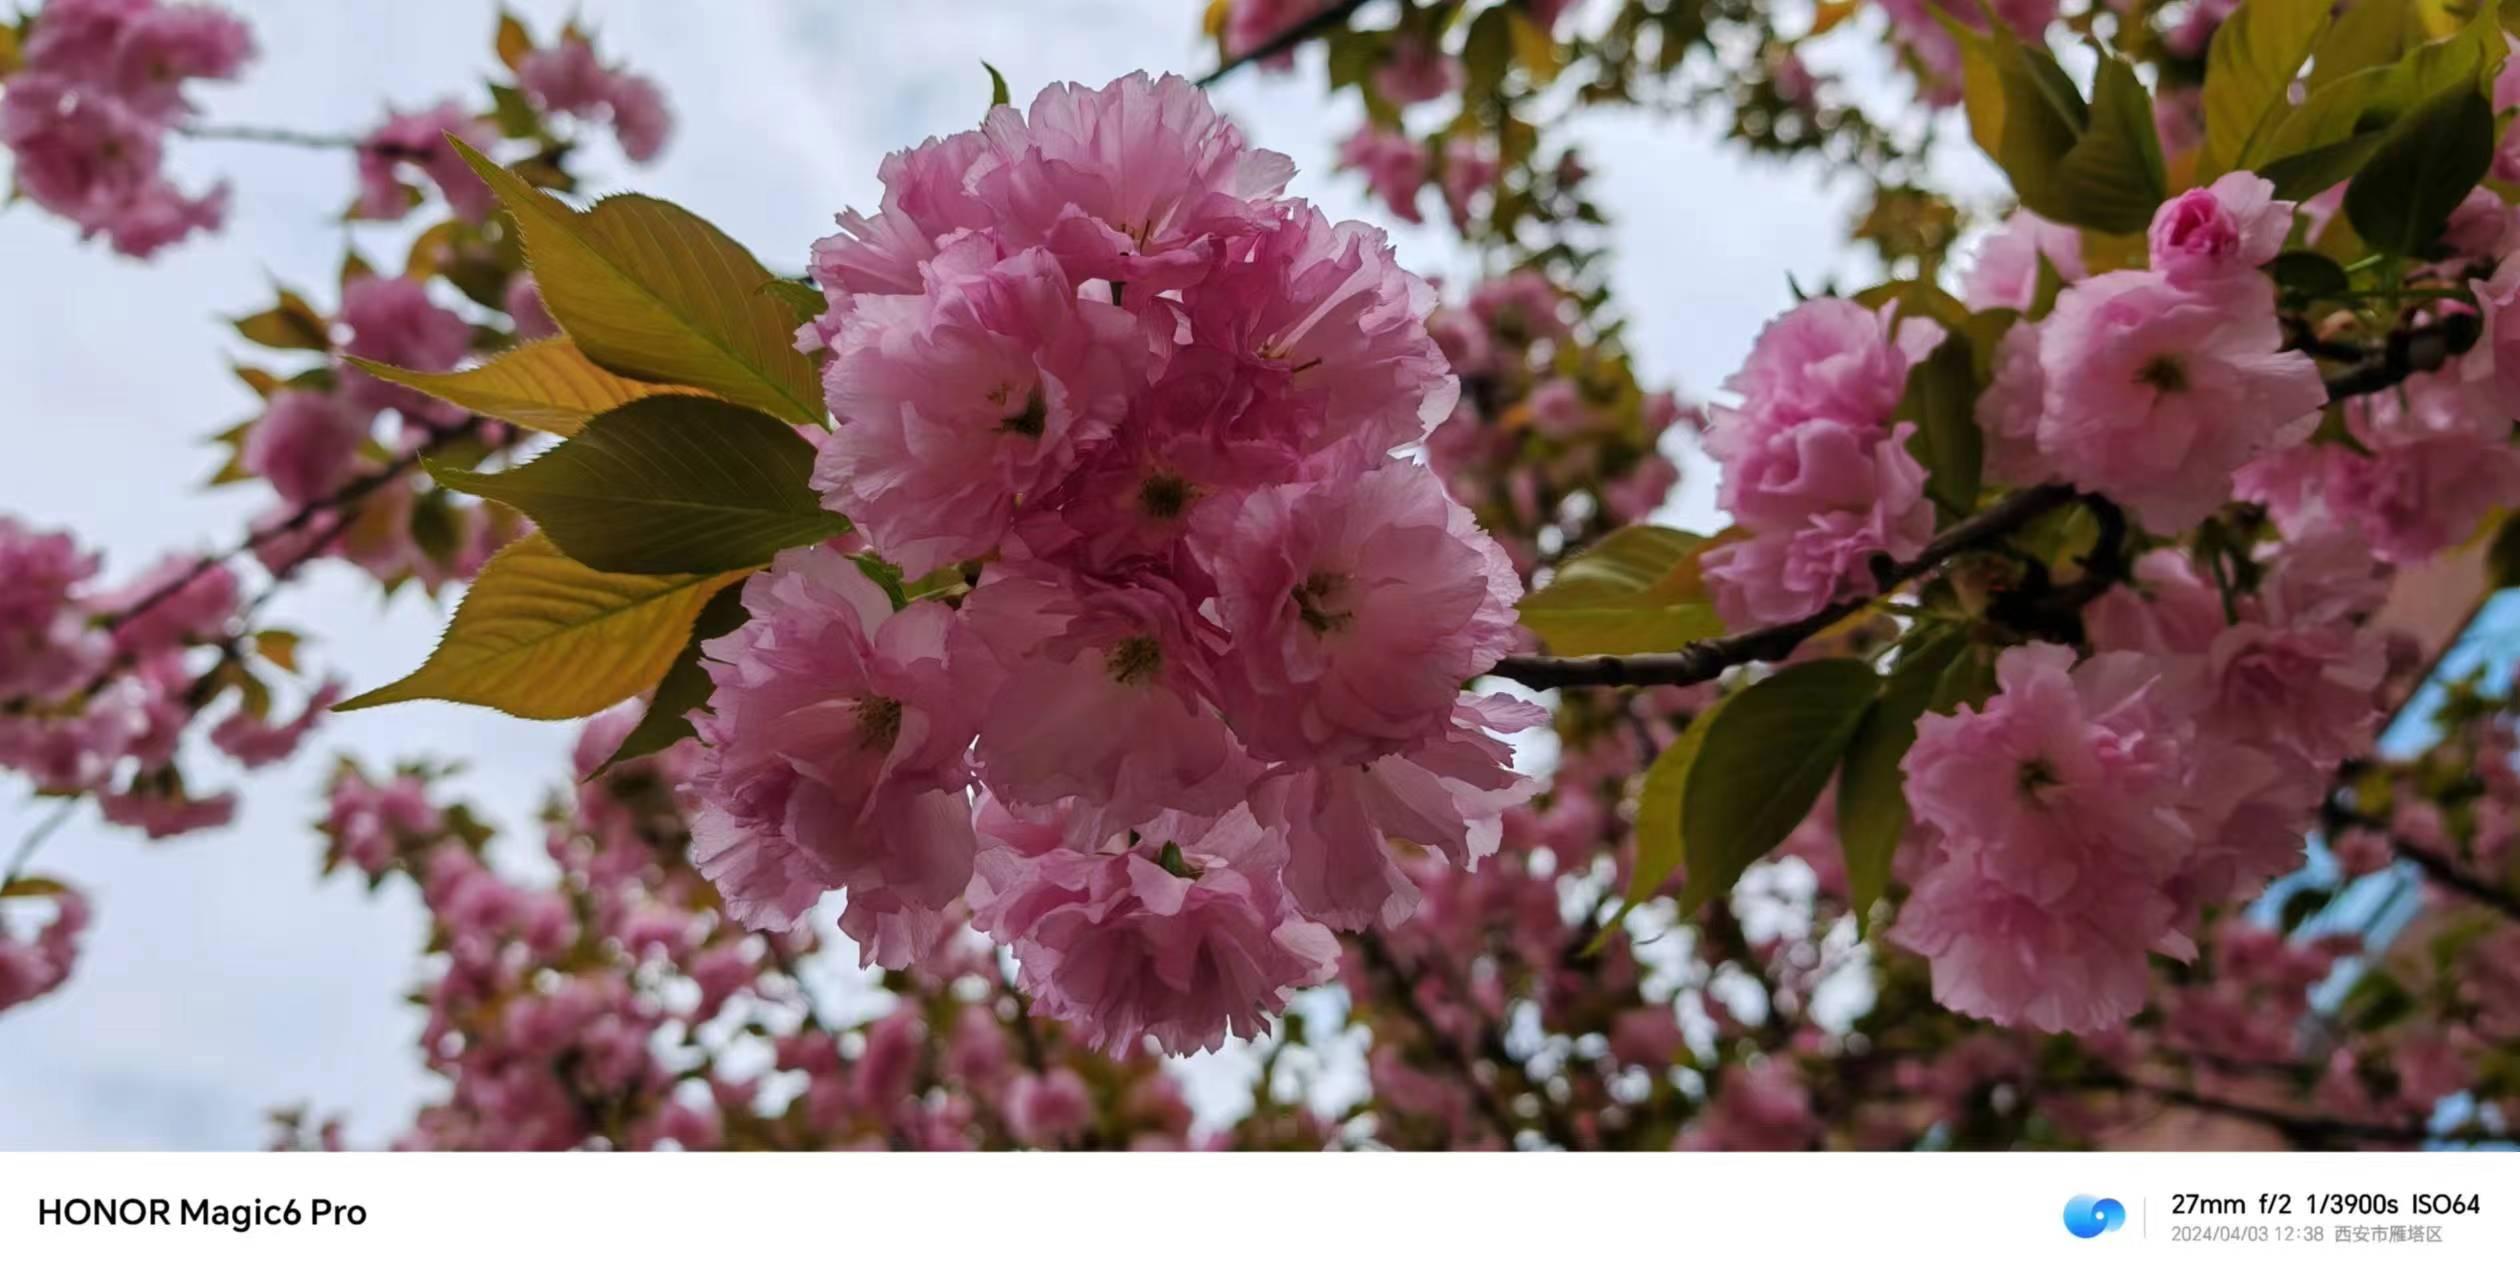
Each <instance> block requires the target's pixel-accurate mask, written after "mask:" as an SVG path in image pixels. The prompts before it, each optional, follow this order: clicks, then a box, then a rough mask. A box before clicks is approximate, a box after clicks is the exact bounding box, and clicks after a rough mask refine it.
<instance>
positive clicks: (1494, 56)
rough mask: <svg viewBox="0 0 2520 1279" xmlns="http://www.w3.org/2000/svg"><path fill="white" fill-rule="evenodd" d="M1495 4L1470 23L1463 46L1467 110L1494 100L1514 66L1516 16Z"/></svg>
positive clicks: (1463, 89) (1462, 63) (1506, 8)
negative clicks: (1508, 72) (1508, 71)
mask: <svg viewBox="0 0 2520 1279" xmlns="http://www.w3.org/2000/svg"><path fill="white" fill-rule="evenodd" d="M1510 8H1511V6H1508V5H1495V6H1491V7H1490V8H1488V9H1487V10H1486V11H1485V12H1483V13H1481V14H1480V15H1479V16H1478V17H1476V18H1474V19H1472V20H1471V22H1470V34H1469V35H1468V36H1466V37H1464V38H1463V42H1462V46H1461V69H1462V85H1461V101H1462V103H1463V105H1464V107H1465V108H1469V107H1471V106H1474V105H1475V104H1477V103H1481V102H1485V101H1487V100H1488V99H1489V98H1491V97H1494V96H1495V95H1496V93H1497V91H1498V90H1500V89H1502V88H1503V87H1504V85H1505V73H1506V71H1507V70H1509V69H1510V68H1511V67H1512V66H1513V64H1514V28H1513V20H1514V15H1513V14H1512V13H1511V12H1510V11H1509V10H1510Z"/></svg>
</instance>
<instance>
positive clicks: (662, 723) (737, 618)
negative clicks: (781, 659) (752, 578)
mask: <svg viewBox="0 0 2520 1279" xmlns="http://www.w3.org/2000/svg"><path fill="white" fill-rule="evenodd" d="M748 616H750V615H749V614H748V613H746V611H745V609H744V588H743V586H742V584H741V583H738V584H735V585H732V586H728V587H725V588H724V589H722V590H720V591H719V592H718V593H717V594H716V595H715V596H713V597H711V599H710V600H709V603H708V607H706V608H703V609H701V610H700V616H699V617H698V618H696V619H694V620H693V622H692V624H691V639H690V641H689V642H688V643H686V644H684V645H683V650H682V652H681V653H679V654H677V655H676V656H675V658H674V664H673V666H672V667H670V668H668V669H667V670H666V672H665V675H664V678H662V679H659V680H658V681H656V691H655V692H653V693H651V694H649V695H648V705H647V713H646V714H644V715H641V716H640V717H639V722H638V724H637V725H635V726H633V727H632V728H631V730H630V735H629V736H628V737H624V738H622V739H621V746H620V748H619V749H617V750H615V751H614V752H613V753H612V758H610V759H607V760H605V761H604V762H603V763H602V764H601V765H600V766H598V767H597V768H596V770H595V771H596V772H598V773H601V772H603V771H604V770H605V769H607V768H611V767H612V766H613V765H615V764H621V763H627V762H628V761H630V760H634V759H638V758H640V757H642V756H646V755H653V754H655V753H656V752H658V751H661V750H663V749H665V748H666V747H668V746H671V745H673V744H674V743H676V742H679V741H681V740H682V739H684V738H686V737H690V736H692V735H693V732H692V727H691V720H690V714H691V712H693V711H696V710H699V709H700V708H701V707H704V706H706V705H708V704H709V694H710V693H711V692H713V691H715V689H716V684H715V683H714V682H713V681H712V680H710V678H709V672H708V670H707V669H706V668H704V667H702V666H701V665H700V656H701V654H700V646H701V645H702V644H703V643H705V642H707V641H709V640H713V639H716V638H717V637H718V636H720V635H724V634H726V633H727V632H729V631H732V630H734V629H735V628H736V627H738V626H741V625H743V624H744V621H745V619H746V618H747V617H748Z"/></svg>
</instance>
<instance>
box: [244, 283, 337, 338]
mask: <svg viewBox="0 0 2520 1279" xmlns="http://www.w3.org/2000/svg"><path fill="white" fill-rule="evenodd" d="M235 324H236V331H237V332H239V333H242V334H244V335H245V337H246V339H247V340H248V341H252V342H257V343H260V344H262V345H264V346H267V347H271V348H274V349H275V350H282V351H329V350H331V349H332V334H331V331H330V329H329V327H328V326H326V325H325V323H324V317H323V316H321V315H319V314H317V313H316V311H315V308H314V306H313V305H312V304H310V303H308V302H307V300H306V299H305V298H302V297H299V296H298V295H297V294H296V293H294V292H292V291H290V290H288V289H282V290H280V300H279V301H278V302H277V303H275V304H273V306H272V307H271V309H270V310H268V311H257V312H255V313H254V314H252V315H249V316H246V317H244V318H242V319H240V320H237V321H235Z"/></svg>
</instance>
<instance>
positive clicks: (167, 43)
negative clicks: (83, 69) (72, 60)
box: [29, 0, 254, 117]
mask: <svg viewBox="0 0 2520 1279" xmlns="http://www.w3.org/2000/svg"><path fill="white" fill-rule="evenodd" d="M62 7H63V6H62V5H61V4H60V3H59V2H58V0H55V3H53V4H51V5H48V6H46V8H45V10H44V20H43V21H42V22H40V23H38V24H36V30H37V33H38V36H39V37H40V35H41V33H42V31H43V29H44V28H45V27H47V26H49V25H51V23H52V21H53V20H54V15H55V13H56V12H57V11H58V10H60V9H61V8H62ZM34 43H35V45H36V46H38V49H37V51H39V52H40V44H41V41H40V39H39V40H38V41H36V42H34ZM253 56H254V37H253V33H252V32H251V31H249V30H247V29H246V26H245V24H244V22H242V21H240V20H239V19H238V18H237V17H236V16H235V15H234V14H230V13H227V12H225V11H223V10H219V9H214V8H212V7H210V6H208V5H192V4H184V5H157V6H152V7H149V8H147V9H145V10H144V11H142V12H140V13H138V14H136V15H135V16H134V17H133V18H132V20H131V22H130V25H129V26H127V27H125V28H124V29H123V31H122V35H121V38H120V39H119V40H118V41H116V43H115V47H114V51H113V66H112V72H111V77H112V78H111V80H110V81H109V82H108V83H109V84H110V85H111V87H112V88H113V89H114V90H115V91H116V92H118V93H120V94H121V95H122V97H123V99H124V100H125V101H127V102H129V103H131V104H132V105H133V106H135V107H137V108H138V109H140V110H141V111H144V112H147V113H150V114H152V115H158V116H161V117H163V116H172V115H180V114H188V113H189V112H190V110H191V108H190V107H189V106H188V105H187V104H186V103H185V101H184V96H183V90H184V82H185V81H186V80H233V79H235V78H236V76H237V73H239V72H241V71H243V70H244V69H245V64H246V63H247V62H249V61H251V60H252V59H253ZM29 61H30V62H33V61H34V59H33V58H31V57H30V59H29Z"/></svg>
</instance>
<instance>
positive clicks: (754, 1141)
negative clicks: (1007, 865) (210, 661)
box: [300, 706, 1194, 1150]
mask: <svg viewBox="0 0 2520 1279" xmlns="http://www.w3.org/2000/svg"><path fill="white" fill-rule="evenodd" d="M638 718H639V708H637V707H636V706H631V707H625V708H623V709H621V710H618V711H614V712H612V713H609V714H606V715H603V716H598V717H597V718H595V719H593V720H591V721H589V722H588V724H587V726H586V729H585V731H584V733H583V734H582V736H581V737H580V739H579V741H578V744H577V748H576V752H575V760H574V764H575V769H576V772H577V773H578V775H581V776H586V777H588V778H589V780H586V781H583V782H581V783H579V784H577V786H576V787H575V788H574V791H573V793H572V794H570V795H569V796H568V797H567V798H566V800H565V802H560V803H556V804H555V805H554V806H553V809H552V814H551V824H550V825H549V827H548V828H547V829H546V831H545V833H544V835H545V838H544V849H545V852H546V854H547V858H548V865H547V866H546V867H544V868H543V870H544V873H542V874H540V875H537V876H533V877H530V878H526V877H514V876H511V875H509V874H507V873H504V872H502V871H500V870H495V869H493V868H492V863H491V861H490V859H489V857H488V842H489V841H490V839H491V838H492V834H491V832H490V831H489V830H488V829H487V828H485V827H482V826H481V825H480V823H479V822H478V821H477V820H476V819H475V818H473V817H472V816H471V814H469V813H468V812H467V811H466V810H465V809H464V808H463V807H462V806H461V805H459V804H443V803H442V802H441V801H439V800H438V799H437V798H436V797H435V795H434V793H433V792H434V790H435V789H436V786H437V779H435V778H434V777H432V776H431V775H430V774H429V773H427V772H425V771H419V770H404V771H400V772H397V773H395V774H392V775H390V776H387V777H382V778H371V777H369V776H367V775H366V774H364V773H362V772H361V771H359V770H358V769H356V768H355V767H351V766H349V765H347V764H345V765H344V766H343V767H342V768H341V769H340V771H339V772H338V773H337V774H336V776H335V778H334V780H333V782H332V786H331V795H330V803H329V814H328V816H327V818H326V820H325V822H324V827H323V828H324V831H325V833H326V835H327V838H328V841H329V845H330V846H329V848H328V851H327V854H326V863H327V867H328V868H329V869H333V870H337V871H340V872H342V873H357V874H361V875H363V876H365V877H366V878H367V879H368V880H369V882H370V883H372V884H377V885H388V884H395V883H399V882H405V881H407V882H408V883H410V884H411V885H413V886H416V887H417V888H418V890H419V893H420V896H421V900H422V902H423V904H424V905H425V906H426V907H427V909H428V912H429V918H430V920H431V939H430V943H429V948H430V952H431V960H430V963H429V965H428V972H427V977H426V980H425V982H424V984H423V986H422V988H421V991H420V994H419V1000H420V1002H421V1003H422V1005H423V1006H424V1008H425V1009H426V1012H427V1023H426V1025H425V1026H424V1027H423V1029H422V1032H421V1036H420V1043H421V1045H422V1047H423V1050H424V1053H425V1056H426V1058H427V1062H428V1066H429V1069H430V1070H431V1071H432V1072H433V1073H434V1074H436V1075H438V1076H439V1077H440V1078H441V1079H442V1080H443V1081H444V1087H445V1090H444V1093H443V1094H442V1095H441V1096H439V1097H437V1098H435V1099H433V1100H431V1101H429V1102H428V1103H426V1104H425V1105H424V1106H423V1107H422V1108H421V1109H420V1111H419V1112H418V1114H417V1115H416V1116H414V1117H413V1119H412V1122H411V1124H410V1126H409V1128H408V1129H407V1130H406V1131H405V1132H403V1133H402V1134H401V1135H400V1136H398V1137H397V1138H396V1139H395V1143H394V1144H395V1145H396V1147H397V1148H399V1149H436V1150H479V1149H572V1148H587V1147H603V1148H614V1149H651V1148H680V1149H684V1150H716V1149H787V1150H828V1149H921V1150H966V1149H974V1148H978V1147H981V1146H991V1147H999V1148H1003V1147H1007V1146H1015V1145H1022V1146H1035V1147H1043V1148H1057V1147H1071V1148H1085V1147H1100V1148H1136V1149H1179V1148H1183V1147H1185V1146H1187V1145H1189V1144H1190V1143H1191V1142H1192V1141H1193V1140H1194V1138H1193V1137H1192V1135H1191V1133H1190V1113H1189V1109H1188V1107H1187V1106H1186V1104H1185V1103H1184V1102H1183V1100H1182V1097H1181V1094H1180V1092H1179V1089H1178V1086H1177V1085H1176V1084H1175V1083H1174V1081H1173V1080H1172V1079H1171V1078H1170V1077H1169V1076H1167V1075H1166V1074H1165V1073H1164V1072H1163V1071H1162V1070H1161V1069H1160V1067H1159V1064H1158V1063H1157V1062H1156V1060H1155V1059H1153V1058H1149V1057H1144V1056H1138V1057H1135V1058H1132V1059H1130V1060H1127V1061H1112V1060H1110V1059H1108V1058H1106V1057H1104V1056H1102V1055H1101V1054H1093V1053H1087V1052H1085V1051H1084V1050H1083V1049H1082V1048H1081V1047H1079V1046H1075V1045H1073V1044H1072V1043H1071V1042H1070V1041H1068V1040H1066V1039H1064V1038H1062V1037H1061V1036H1059V1034H1058V1033H1057V1030H1056V1028H1055V1027H1052V1026H1048V1025H1035V1024H1032V1023H1030V1022H1028V1021H1026V1020H1025V1013H1024V1010H1023V1008H1022V1007H1021V1005H1020V1003H1019V1001H1017V1000H1016V999H1015V998H1014V997H1013V996H1012V995H1010V994H1009V993H1007V991H1006V990H1005V989H1004V987H1003V983H1002V982H1001V980H1000V977H999V975H998V972H997V967H996V960H995V957H994V954H993V952H992V951H991V949H990V948H989V947H987V946H986V945H984V944H979V943H978V941H977V939H976V938H970V937H969V936H968V935H966V936H965V938H964V939H963V940H961V941H958V942H956V943H953V944H951V945H949V946H948V947H947V948H946V950H945V952H944V953H941V954H940V955H938V956H937V957H936V959H935V961H934V962H933V963H931V964H930V965H929V966H928V967H926V968H925V969H923V970H921V971H920V972H918V973H915V974H903V975H901V976H900V977H899V978H898V979H897V980H896V981H895V982H893V983H888V984H890V985H892V986H893V989H892V990H891V991H890V992H889V993H887V992H884V991H875V990H861V991H858V992H856V993H855V994H853V995H852V994H850V993H849V992H846V991H843V990H841V989H839V986H843V985H846V984H847V983H845V982H841V983H835V982H833V981H832V980H830V979H829V977H828V976H827V975H826V976H824V977H823V978H821V979H811V978H809V974H815V973H822V972H825V970H826V969H827V968H828V965H827V962H826V959H827V957H825V956H823V955H822V954H821V953H820V952H819V950H818V947H817V944H816V941H815V938H814V937H813V935H812V934H811V933H807V932H800V933H797V934H793V935H786V936H759V935H754V934H752V933H750V932H748V931H746V930H745V929H743V928H741V927H739V926H737V925H735V924H734V923H733V922H732V921H730V920H728V919H726V918H725V917H724V916H723V914H722V913H721V912H720V911H719V910H718V909H717V904H718V899H717V897H716V894H715V893H714V892H713V891H712V890H711V889H710V887H709V886H708V884H707V883H706V882H705V881H703V880H702V879H701V878H700V877H699V876H697V875H696V874H694V873H693V872H692V870H691V867H690V864H689V862H688V861H687V860H686V857H685V851H686V845H687V843H688V840H689V835H690V831H689V825H688V820H687V815H686V814H685V812H684V810H683V809H682V808H681V806H680V804H679V802H678V792H679V790H680V788H681V784H682V783H683V782H684V781H685V780H687V778H688V776H689V774H690V772H691V770H692V768H693V767H694V765H695V763H696V762H697V755H698V748H697V746H696V745H695V744H693V743H689V742H685V743H682V744H680V745H678V746H676V747H674V748H672V749H669V750H667V751H665V752H662V753H660V754H656V755H651V756H647V757H645V758H642V759H639V760H636V761H632V762H628V763H624V764H620V765H616V766H614V767H612V768H610V769H606V770H603V771H602V772H601V773H600V775H598V774H597V770H598V767H599V766H600V765H602V764H603V763H604V761H605V760H606V759H607V758H609V757H610V756H611V755H612V754H613V752H614V751H615V749H616V748H617V747H618V746H619V745H620V742H621V740H622V738H623V736H624V735H625V734H627V733H628V732H629V730H630V728H631V726H632V725H633V724H634V723H635V722H636V721H637V719H638ZM844 1001H845V1002H848V1003H851V1004H854V1005H857V1006H858V1007H859V1008H860V1011H859V1012H856V1013H853V1014H850V1015H849V1016H848V1017H847V1018H846V1019H843V1018H840V1017H837V1016H834V1015H833V1014H832V1013H831V1012H829V1011H826V1009H827V1008H829V1007H830V1006H831V1005H833V1004H835V1003H838V1002H844ZM870 1005H871V1006H872V1008H873V1011H867V1009H868V1007H869V1006H870ZM300 1139H301V1140H312V1141H315V1142H322V1141H324V1140H325V1138H323V1137H322V1136H321V1135H320V1134H314V1135H312V1136H311V1137H310V1138H300ZM331 1140H332V1141H333V1142H334V1143H336V1144H337V1143H338V1140H339V1137H338V1132H337V1130H336V1131H335V1135H334V1137H333V1138H332V1139H331Z"/></svg>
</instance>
